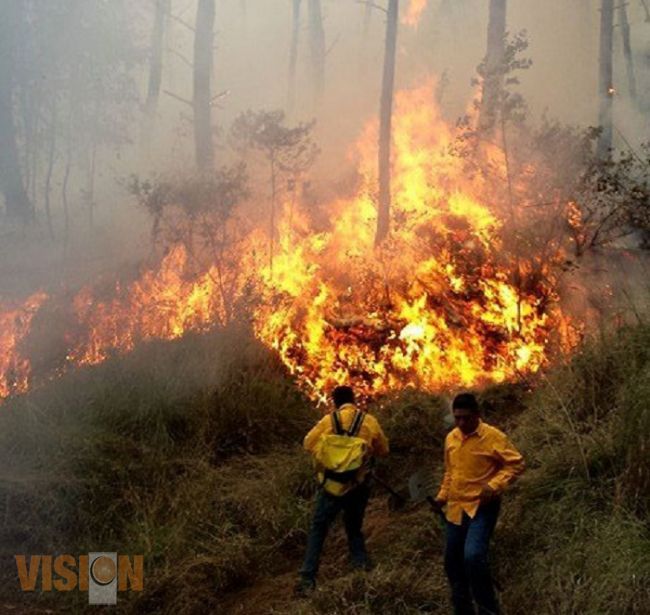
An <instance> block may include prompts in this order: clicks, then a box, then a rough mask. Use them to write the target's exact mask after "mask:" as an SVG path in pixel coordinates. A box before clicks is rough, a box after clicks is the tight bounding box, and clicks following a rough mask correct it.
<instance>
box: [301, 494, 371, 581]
mask: <svg viewBox="0 0 650 615" xmlns="http://www.w3.org/2000/svg"><path fill="white" fill-rule="evenodd" d="M369 496H370V488H369V487H368V485H367V484H364V485H359V486H358V487H356V488H355V489H353V490H352V491H350V492H349V493H346V494H345V495H343V496H341V497H335V496H333V495H329V494H328V493H326V492H325V491H324V490H323V489H321V490H320V491H319V493H318V496H317V498H316V507H315V510H314V517H313V519H312V523H311V529H310V531H309V538H308V539H307V552H306V553H305V561H304V562H303V564H302V568H301V569H300V575H301V576H302V577H303V578H304V579H307V580H309V581H315V580H316V574H317V573H318V563H319V561H320V554H321V551H322V550H323V544H324V543H325V538H326V537H327V532H328V530H329V528H330V526H331V525H332V522H333V521H334V519H335V518H336V516H337V515H338V513H339V512H340V511H343V522H344V523H345V532H346V533H347V535H348V547H349V549H350V561H351V563H352V565H353V566H354V567H355V568H364V567H365V566H367V564H368V554H367V553H366V543H365V539H364V537H363V532H362V531H361V527H362V525H363V516H364V513H365V511H366V505H367V504H368V498H369Z"/></svg>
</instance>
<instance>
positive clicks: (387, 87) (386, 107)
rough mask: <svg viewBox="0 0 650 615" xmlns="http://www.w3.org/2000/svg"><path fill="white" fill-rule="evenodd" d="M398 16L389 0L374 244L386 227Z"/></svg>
mask: <svg viewBox="0 0 650 615" xmlns="http://www.w3.org/2000/svg"><path fill="white" fill-rule="evenodd" d="M398 18H399V0H389V3H388V21H387V23H386V45H385V50H384V74H383V77H382V83H381V104H380V109H379V203H378V210H377V233H376V235H375V245H379V244H380V243H381V242H382V241H383V240H384V239H385V238H386V235H388V231H389V230H390V150H391V147H390V146H391V124H392V118H393V89H394V85H395V51H396V48H397V25H398Z"/></svg>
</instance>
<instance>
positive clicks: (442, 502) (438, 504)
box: [431, 498, 447, 512]
mask: <svg viewBox="0 0 650 615" xmlns="http://www.w3.org/2000/svg"><path fill="white" fill-rule="evenodd" d="M431 504H432V506H433V507H434V508H435V509H436V510H438V511H440V512H442V509H443V508H444V507H445V506H446V505H447V500H444V499H442V498H436V499H435V500H431Z"/></svg>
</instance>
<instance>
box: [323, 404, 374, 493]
mask: <svg viewBox="0 0 650 615" xmlns="http://www.w3.org/2000/svg"><path fill="white" fill-rule="evenodd" d="M331 417H332V433H331V434H327V435H325V436H322V437H321V438H320V440H319V441H318V442H317V444H316V448H315V449H314V462H315V465H316V469H317V473H318V480H319V482H320V484H321V486H322V487H323V489H325V491H327V492H328V493H329V494H331V495H335V496H340V495H344V494H345V493H347V492H348V491H350V490H351V489H353V488H354V487H355V486H356V485H358V484H359V482H360V479H361V478H362V477H363V474H364V471H365V469H366V467H367V461H368V443H367V442H366V441H365V440H364V439H363V438H359V437H358V433H359V430H360V429H361V425H362V424H363V419H364V413H363V412H362V411H361V410H358V409H357V411H356V413H355V415H354V418H353V419H352V424H351V425H350V429H348V430H347V431H346V430H345V429H343V426H342V425H341V417H340V415H339V412H338V410H335V411H334V412H332V414H331Z"/></svg>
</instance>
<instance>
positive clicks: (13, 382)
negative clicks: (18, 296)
mask: <svg viewBox="0 0 650 615" xmlns="http://www.w3.org/2000/svg"><path fill="white" fill-rule="evenodd" d="M46 299H47V296H46V295H45V293H36V294H34V295H32V296H31V297H29V298H28V299H27V300H26V301H25V302H24V303H23V304H22V305H19V306H10V305H7V304H1V303H0V401H1V400H2V399H4V398H5V397H9V395H15V394H18V393H24V392H25V391H26V390H27V389H28V387H29V377H30V373H31V366H30V362H29V359H28V358H27V357H25V356H23V355H22V354H21V350H20V343H21V342H22V341H23V339H24V338H25V337H26V336H27V334H28V333H29V328H30V325H31V323H32V319H33V318H34V316H35V315H36V312H37V311H38V309H39V308H40V307H41V305H42V304H43V303H44V301H45V300H46Z"/></svg>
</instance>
